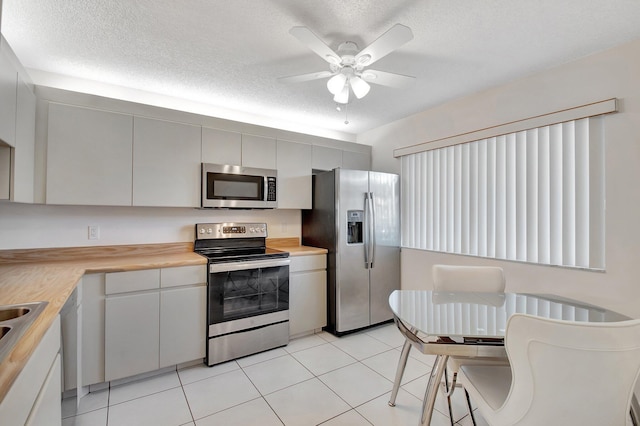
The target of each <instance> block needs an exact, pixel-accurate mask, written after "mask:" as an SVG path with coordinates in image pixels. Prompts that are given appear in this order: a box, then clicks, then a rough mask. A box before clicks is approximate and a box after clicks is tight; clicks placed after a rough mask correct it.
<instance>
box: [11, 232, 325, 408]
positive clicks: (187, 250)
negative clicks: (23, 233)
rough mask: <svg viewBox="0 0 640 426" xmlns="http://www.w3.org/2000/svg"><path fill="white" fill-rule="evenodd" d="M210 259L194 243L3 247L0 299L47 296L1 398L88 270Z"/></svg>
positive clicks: (306, 251) (279, 243) (277, 244)
mask: <svg viewBox="0 0 640 426" xmlns="http://www.w3.org/2000/svg"><path fill="white" fill-rule="evenodd" d="M267 245H268V246H270V247H273V248H277V249H279V250H284V251H289V253H290V255H291V256H303V255H312V254H323V253H327V250H325V249H317V248H314V247H304V246H300V245H299V242H298V239H297V238H280V239H269V240H268V241H267ZM206 263H207V259H206V258H204V257H202V256H200V255H198V254H196V253H194V252H193V243H168V244H141V245H122V246H94V247H70V248H54V249H49V248H48V249H22V250H0V305H13V304H21V303H29V302H41V301H47V302H49V303H48V305H47V306H46V308H45V310H44V311H43V312H42V313H41V314H40V315H39V316H38V318H37V319H36V320H35V321H34V322H33V324H31V326H30V327H29V328H28V329H27V331H26V332H25V333H24V335H23V336H22V337H21V338H20V340H19V341H18V343H17V344H16V345H15V346H14V348H13V350H12V351H11V352H10V353H9V354H8V355H7V357H6V358H5V359H4V360H3V361H2V363H0V401H2V400H3V399H4V397H5V395H6V394H7V392H8V391H9V389H10V388H11V385H12V384H13V382H14V381H15V379H16V377H17V376H18V374H19V373H20V371H22V369H23V368H24V366H25V364H26V362H27V360H28V359H29V357H30V356H31V354H32V353H33V351H34V350H35V348H36V347H37V346H38V344H39V343H40V340H41V339H42V337H43V336H44V334H45V332H46V331H47V330H48V329H49V327H50V326H51V324H52V322H53V321H54V319H55V317H56V316H57V315H58V314H59V313H60V310H61V309H62V306H63V305H64V304H65V302H66V301H67V299H68V298H69V296H70V295H71V293H73V291H74V289H75V288H76V286H77V285H78V283H79V282H80V279H81V278H82V276H83V275H84V274H87V273H100V272H122V271H135V270H140V269H155V268H168V267H176V266H188V265H205V264H206Z"/></svg>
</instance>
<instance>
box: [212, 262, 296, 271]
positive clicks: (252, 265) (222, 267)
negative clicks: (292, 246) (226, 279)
mask: <svg viewBox="0 0 640 426" xmlns="http://www.w3.org/2000/svg"><path fill="white" fill-rule="evenodd" d="M290 263H291V260H290V259H277V260H250V261H246V262H225V263H212V264H210V265H209V273H216V272H231V271H242V270H247V269H258V268H272V267H277V266H288V265H289V264H290Z"/></svg>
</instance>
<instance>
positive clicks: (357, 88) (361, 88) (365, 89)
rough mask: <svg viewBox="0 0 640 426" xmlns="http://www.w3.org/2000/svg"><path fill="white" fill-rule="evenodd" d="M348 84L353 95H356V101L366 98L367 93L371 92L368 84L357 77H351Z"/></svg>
mask: <svg viewBox="0 0 640 426" xmlns="http://www.w3.org/2000/svg"><path fill="white" fill-rule="evenodd" d="M349 84H350V85H351V89H352V90H353V94H354V95H356V98H358V99H362V98H364V97H365V96H367V93H369V90H371V86H370V85H369V83H367V82H366V81H364V80H363V79H361V78H360V77H357V76H354V77H351V78H350V79H349Z"/></svg>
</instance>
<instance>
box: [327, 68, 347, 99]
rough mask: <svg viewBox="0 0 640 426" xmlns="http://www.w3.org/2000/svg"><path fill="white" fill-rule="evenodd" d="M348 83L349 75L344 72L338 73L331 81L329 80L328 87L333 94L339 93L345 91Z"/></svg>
mask: <svg viewBox="0 0 640 426" xmlns="http://www.w3.org/2000/svg"><path fill="white" fill-rule="evenodd" d="M346 83H347V76H346V75H344V74H343V73H338V74H336V75H334V76H333V77H331V78H330V79H329V81H327V89H329V92H331V94H332V95H338V94H339V93H340V92H342V91H343V89H344V88H345V86H346Z"/></svg>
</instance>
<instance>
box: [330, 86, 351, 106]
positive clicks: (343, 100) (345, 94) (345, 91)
mask: <svg viewBox="0 0 640 426" xmlns="http://www.w3.org/2000/svg"><path fill="white" fill-rule="evenodd" d="M333 100H334V101H335V102H337V103H339V104H347V103H349V86H348V85H346V84H345V85H344V87H343V88H342V91H341V92H340V93H338V94H336V95H335V96H334V97H333Z"/></svg>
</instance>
